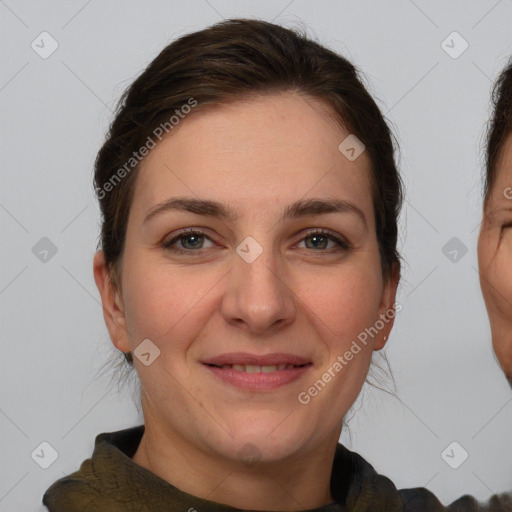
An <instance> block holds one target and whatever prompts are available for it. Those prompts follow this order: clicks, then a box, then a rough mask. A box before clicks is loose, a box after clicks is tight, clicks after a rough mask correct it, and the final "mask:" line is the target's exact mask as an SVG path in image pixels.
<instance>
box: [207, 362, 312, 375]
mask: <svg viewBox="0 0 512 512" xmlns="http://www.w3.org/2000/svg"><path fill="white" fill-rule="evenodd" d="M206 364H207V366H210V367H213V368H219V369H222V370H235V371H237V372H244V373H274V372H276V371H283V370H294V369H295V368H304V367H306V366H311V363H306V364H286V363H281V364H273V365H256V364H223V365H216V364H208V363H206Z"/></svg>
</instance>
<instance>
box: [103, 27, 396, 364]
mask: <svg viewBox="0 0 512 512" xmlns="http://www.w3.org/2000/svg"><path fill="white" fill-rule="evenodd" d="M285 91H298V92H299V93H301V94H303V95H306V96H310V97H313V98H316V99H320V100H323V101H324V102H325V103H326V104H327V105H329V107H330V109H331V110H332V111H333V114H334V115H335V118H336V119H337V121H338V122H339V123H340V124H341V125H342V126H344V128H345V129H347V130H348V131H349V132H350V133H353V134H355V135H356V136H357V137H358V138H359V139H360V140H361V141H362V142H363V144H364V145H365V147H366V149H365V151H366V152H367V155H368V156H369V159H370V161H371V186H372V195H373V203H374V209H375V221H376V235H377V240H378V244H379V252H380V257H381V266H382V273H383V276H384V277H385V278H388V277H390V275H392V274H393V273H395V272H396V273H399V271H400V257H399V254H398V252H397V232H398V228H397V218H398V215H399V211H400V208H401V203H402V185H401V180H400V176H399V174H398V171H397V168H396V163H395V159H394V149H395V148H394V144H393V142H394V139H393V137H392V134H391V131H390V129H389V127H388V125H387V124H386V121H385V119H384V117H383V115H382V113H381V112H380V110H379V108H378V106H377V105H376V103H375V101H374V100H373V98H372V97H371V96H370V94H369V93H368V91H367V90H366V88H365V87H364V85H363V83H362V81H361V79H360V78H359V75H358V72H357V70H356V68H355V67H354V66H353V65H352V64H351V63H350V62H349V61H348V60H346V59H345V58H343V57H341V56H340V55H338V54H336V53H334V52H333V51H331V50H329V49H327V48H325V47H323V46H321V45H320V44H318V43H316V42H314V41H312V40H310V39H308V38H307V37H306V36H305V35H302V34H299V33H298V32H296V31H293V30H290V29H286V28H283V27H281V26H278V25H275V24H272V23H268V22H265V21H261V20H248V19H231V20H226V21H222V22H220V23H217V24H215V25H213V26H211V27H209V28H206V29H204V30H201V31H198V32H194V33H191V34H188V35H185V36H182V37H180V38H179V39H177V40H176V41H174V42H173V43H171V44H169V45H168V46H167V47H165V48H164V49H163V50H162V51H161V52H160V54H159V55H158V56H157V57H156V58H155V59H154V60H153V61H152V62H151V63H150V64H149V66H148V67H147V68H146V69H145V70H144V72H143V73H142V74H141V75H140V76H139V77H138V78H137V79H136V80H135V81H134V82H133V83H132V84H131V85H130V87H129V88H128V89H127V90H126V91H125V92H124V93H123V95H122V97H121V99H120V100H119V103H118V106H117V111H116V115H115V119H114V121H113V122H112V124H111V126H110V130H109V132H108V134H107V138H106V141H105V143H104V145H103V147H102V148H101V149H100V151H99V153H98V156H97V158H96V163H95V175H94V182H95V187H96V193H97V196H98V199H99V202H100V207H101V213H102V229H101V242H100V245H101V248H102V249H103V251H104V253H105V259H106V262H107V264H108V267H109V270H110V274H111V278H112V282H113V284H114V286H119V284H120V263H121V258H122V254H123V248H124V241H125V234H126V226H127V221H128V213H129V210H130V205H131V201H132V196H133V190H134V184H135V180H136V177H137V165H136V164H137V161H134V160H133V156H134V155H135V153H136V152H137V150H139V149H140V148H142V147H143V146H144V145H145V144H147V143H148V141H149V139H150V138H152V137H151V136H152V134H154V133H155V129H156V128H157V127H158V126H160V125H161V124H162V123H167V124H169V119H170V118H171V117H172V116H173V115H174V114H175V113H176V114H178V113H179V112H180V111H181V109H182V108H183V105H187V104H192V103H191V99H192V100H193V101H195V102H196V105H197V106H195V108H194V111H197V110H199V109H201V108H202V106H205V105H212V104H219V103H222V102H227V101H232V100H238V99H243V98H244V97H249V96H253V95H261V94H265V93H267V94H269V93H279V92H285ZM340 142H341V141H340ZM127 162H131V163H130V166H131V167H133V170H130V168H129V167H130V166H129V167H128V168H127V165H126V163H127ZM122 169H124V171H123V172H121V171H122ZM116 174H117V178H119V179H116V181H115V182H113V178H116V176H115V175H116ZM121 177H122V179H121ZM130 358H131V355H129V356H127V359H128V360H130Z"/></svg>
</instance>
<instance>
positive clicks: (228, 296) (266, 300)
mask: <svg viewBox="0 0 512 512" xmlns="http://www.w3.org/2000/svg"><path fill="white" fill-rule="evenodd" d="M228 276H229V277H228V279H229V283H228V286H227V288H226V291H225V294H224V297H223V300H222V305H221V313H222V316H223V318H224V320H225V321H226V322H227V323H229V324H230V325H233V326H235V327H237V328H239V329H244V330H246V331H247V332H248V333H253V334H260V335H261V334H271V333H274V332H275V331H276V330H279V329H282V328H283V327H285V326H286V325H290V324H291V323H293V321H294V320H295V316H296V298H295V295H294V293H293V291H292V290H291V288H290V284H288V283H287V282H286V281H287V279H286V272H285V271H284V268H283V265H282V264H281V263H279V262H278V261H276V258H275V256H274V255H273V254H271V251H270V250H264V251H263V253H262V254H261V255H260V256H258V258H256V260H254V261H252V262H251V263H247V262H246V261H245V260H244V259H243V258H241V257H239V256H238V254H237V255H235V257H234V262H233V267H232V270H231V272H229V274H228Z"/></svg>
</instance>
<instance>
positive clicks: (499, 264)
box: [478, 136, 512, 382]
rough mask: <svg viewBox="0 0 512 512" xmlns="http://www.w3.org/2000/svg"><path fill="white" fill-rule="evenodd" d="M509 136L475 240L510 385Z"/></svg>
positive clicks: (496, 339) (511, 198) (511, 220)
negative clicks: (477, 236)
mask: <svg viewBox="0 0 512 512" xmlns="http://www.w3.org/2000/svg"><path fill="white" fill-rule="evenodd" d="M511 187H512V136H509V137H508V138H507V140H506V141H505V144H504V145H503V148H502V151H501V156H500V158H499V161H498V165H497V176H496V181H495V183H494V185H493V188H492V190H491V191H490V194H489V197H488V200H487V202H486V204H485V207H484V219H483V221H482V225H481V228H480V235H479V238H478V265H479V268H480V285H481V287H482V293H483V296H484V300H485V305H486V308H487V313H488V314H489V320H490V323H491V333H492V341H493V346H494V351H495V353H496V356H497V358H498V361H499V363H500V365H501V368H502V369H503V371H504V372H505V375H506V376H507V378H508V379H509V381H511V382H512V265H511V262H512V188H511Z"/></svg>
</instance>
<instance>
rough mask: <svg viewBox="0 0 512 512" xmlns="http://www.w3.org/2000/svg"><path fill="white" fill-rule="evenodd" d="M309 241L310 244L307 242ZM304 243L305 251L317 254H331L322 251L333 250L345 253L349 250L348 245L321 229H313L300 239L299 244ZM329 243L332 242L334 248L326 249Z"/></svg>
mask: <svg viewBox="0 0 512 512" xmlns="http://www.w3.org/2000/svg"><path fill="white" fill-rule="evenodd" d="M308 240H310V241H311V242H310V243H308V242H307V241H308ZM302 241H305V242H306V249H311V250H313V251H317V252H331V251H324V249H328V248H329V249H334V251H340V250H341V251H346V250H348V249H350V245H349V244H348V243H347V242H346V241H344V240H342V239H340V238H338V237H337V236H334V235H333V234H331V233H330V232H328V231H325V230H323V229H314V230H311V231H309V232H308V233H307V234H306V236H305V237H304V238H302V239H301V242H302ZM329 242H332V243H333V244H334V247H332V246H331V247H328V245H329Z"/></svg>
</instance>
